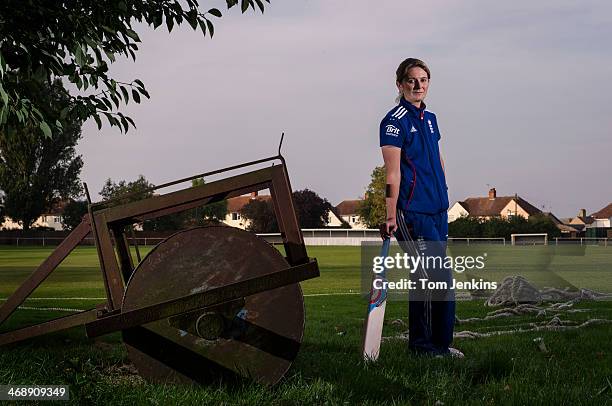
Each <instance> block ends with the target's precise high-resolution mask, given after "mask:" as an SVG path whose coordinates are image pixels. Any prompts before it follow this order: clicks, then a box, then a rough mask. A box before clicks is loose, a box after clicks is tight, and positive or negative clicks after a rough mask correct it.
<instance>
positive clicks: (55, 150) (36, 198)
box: [0, 80, 83, 230]
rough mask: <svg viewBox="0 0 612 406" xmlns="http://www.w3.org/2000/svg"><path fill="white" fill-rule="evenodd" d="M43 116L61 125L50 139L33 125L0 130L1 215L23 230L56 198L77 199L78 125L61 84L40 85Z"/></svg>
mask: <svg viewBox="0 0 612 406" xmlns="http://www.w3.org/2000/svg"><path fill="white" fill-rule="evenodd" d="M36 97H37V98H38V99H39V100H40V102H41V103H43V104H45V106H46V107H45V109H46V111H47V117H49V118H51V119H53V120H57V121H58V122H59V123H60V124H61V131H60V132H58V133H57V134H56V136H55V137H53V138H47V137H40V136H39V135H38V130H37V129H36V128H34V127H32V125H30V124H28V125H24V126H22V127H19V128H16V127H15V128H12V129H10V130H9V129H6V128H3V129H0V189H2V190H3V191H4V194H5V197H4V206H5V212H6V213H5V214H6V215H7V216H9V217H11V218H12V219H13V220H15V221H19V222H21V224H22V225H23V228H24V230H27V229H29V228H30V226H31V225H32V223H33V222H34V221H35V220H36V219H37V218H38V217H39V216H40V215H41V214H43V212H44V211H45V210H47V209H49V208H51V206H52V204H53V203H54V202H56V201H58V200H59V199H66V198H72V197H77V196H78V195H80V193H81V191H82V188H81V185H80V182H79V174H80V172H81V168H82V166H83V161H82V160H81V157H80V155H77V154H76V151H75V147H76V145H77V142H78V140H79V139H80V138H81V125H82V121H81V119H80V118H79V116H78V114H75V111H74V108H75V106H74V105H73V104H71V98H70V96H69V95H68V92H67V91H66V90H65V89H64V87H63V86H62V83H61V81H59V80H56V81H54V82H53V83H52V84H51V85H49V86H43V87H42V88H41V89H40V93H39V94H37V96H36Z"/></svg>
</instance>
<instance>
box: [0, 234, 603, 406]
mask: <svg viewBox="0 0 612 406" xmlns="http://www.w3.org/2000/svg"><path fill="white" fill-rule="evenodd" d="M470 249H471V250H473V251H471V253H473V254H476V253H478V252H481V251H487V254H488V257H489V258H490V259H491V260H490V266H491V268H494V269H492V270H494V271H495V273H493V274H489V275H488V276H487V277H489V278H499V277H503V276H504V275H510V274H516V270H517V269H521V270H522V271H523V272H522V273H523V274H524V276H526V277H527V278H528V279H529V280H535V281H536V282H538V285H540V284H542V286H545V285H546V282H547V281H549V280H551V275H552V276H553V277H552V279H554V278H561V279H562V280H564V281H569V282H570V283H571V284H573V285H575V286H579V287H581V288H590V289H595V290H603V291H606V292H610V291H611V290H610V289H609V287H610V284H611V283H612V273H611V272H612V269H611V268H610V267H611V265H612V248H609V247H608V248H603V247H587V248H586V251H585V253H584V254H583V253H582V252H579V253H578V254H580V255H578V254H576V253H572V255H563V254H562V255H556V256H554V255H553V256H551V255H549V254H547V253H543V252H542V248H539V247H534V248H532V249H531V250H530V249H523V250H519V249H518V248H514V247H494V246H491V247H483V246H481V247H476V248H470ZM308 251H309V255H310V256H313V257H316V258H317V259H318V261H319V265H320V268H321V277H320V278H317V279H314V280H309V281H306V282H304V283H302V287H303V291H304V294H305V296H306V297H305V304H306V331H305V337H304V343H303V345H302V348H301V350H300V353H299V355H298V358H297V359H296V361H295V363H294V364H293V366H292V368H291V370H290V371H289V373H288V374H287V376H286V377H285V378H284V379H283V380H282V381H281V383H280V384H279V385H277V386H275V387H273V388H266V387H262V386H260V385H257V384H254V383H251V382H246V381H245V382H239V383H228V382H215V383H213V384H211V385H209V386H202V387H185V386H163V385H156V384H149V383H147V382H145V381H143V380H142V379H141V378H140V377H139V376H138V375H137V374H136V373H135V371H134V370H133V368H132V367H131V365H130V363H129V360H128V358H127V353H126V351H125V349H124V347H123V346H122V345H121V343H120V339H119V334H111V335H108V336H104V337H102V338H100V339H97V340H89V339H87V338H85V334H84V330H83V329H82V328H75V329H71V330H68V331H64V332H60V333H56V334H52V335H48V336H43V337H39V338H35V339H31V340H29V341H26V342H22V343H18V344H13V345H9V346H5V347H1V348H0V384H8V383H11V384H41V385H42V384H45V385H50V384H66V385H69V386H70V395H71V402H72V403H74V404H91V403H95V404H98V403H104V404H114V403H132V404H196V403H199V404H249V405H252V404H324V403H325V404H436V402H438V401H440V402H443V404H446V405H450V404H483V403H486V404H597V405H600V404H606V402H612V384H611V382H612V351H611V350H610V338H611V337H612V324H599V325H594V326H588V327H585V328H581V329H573V330H567V331H532V332H518V333H515V334H506V335H499V336H493V337H487V338H478V339H456V340H455V346H456V347H458V348H460V349H461V350H462V351H464V352H465V353H466V358H465V359H462V360H458V359H448V358H446V359H431V358H423V357H415V356H413V355H411V354H409V353H408V351H407V349H406V347H407V345H406V342H405V340H403V339H402V333H403V332H404V331H405V330H406V329H407V322H406V317H407V309H406V306H407V304H406V302H405V301H401V300H398V301H390V302H389V303H388V304H387V312H386V322H385V326H384V330H383V336H385V337H390V338H389V339H387V340H385V341H384V342H383V344H382V348H381V355H380V359H379V361H378V363H377V364H376V365H368V364H365V363H364V362H363V361H362V359H361V354H360V351H359V350H360V343H361V334H362V327H363V320H364V317H365V313H366V302H365V300H364V299H363V298H362V297H361V296H360V295H359V292H360V290H361V283H362V281H361V270H360V268H361V252H360V248H359V247H309V248H308ZM451 251H452V249H451ZM50 252H51V248H39V247H20V248H15V247H0V298H6V297H7V296H9V295H10V294H11V293H12V292H13V291H14V290H15V289H16V288H17V286H19V284H20V283H21V282H22V281H23V280H24V279H25V278H26V277H27V276H28V275H29V274H30V273H31V272H32V270H33V269H34V268H35V267H36V266H37V265H38V264H39V263H40V262H41V261H43V260H44V259H45V258H46V257H47V256H48V254H49V253H50ZM465 252H467V251H465ZM465 252H464V253H465ZM556 254H559V253H558V252H556ZM544 265H545V266H546V268H547V269H549V270H552V273H542V272H538V269H539V268H542V267H543V266H544ZM491 275H495V276H494V277H493V276H491ZM461 277H466V276H465V275H461ZM104 296H105V293H104V285H103V283H102V279H101V275H100V272H99V270H98V258H97V255H96V251H95V249H94V248H91V247H82V248H79V249H77V250H75V251H74V252H73V253H72V254H71V255H70V256H69V257H68V258H67V259H66V260H65V261H64V262H63V264H62V265H61V266H60V267H59V268H58V269H57V270H56V271H55V272H54V273H53V274H52V275H51V276H50V277H49V279H48V280H47V281H45V282H44V283H43V285H41V287H40V288H39V289H37V290H36V291H35V292H34V294H33V295H32V297H31V298H30V299H28V300H27V301H26V302H25V303H24V304H23V306H22V308H21V309H20V310H18V311H17V312H16V313H15V314H14V315H13V316H12V317H11V318H10V319H9V320H8V321H7V323H5V324H4V325H3V326H2V331H5V330H7V329H13V328H16V327H19V326H24V325H29V324H34V323H36V322H40V321H43V320H46V319H49V318H52V317H58V316H63V315H66V314H69V312H70V311H75V310H77V309H83V310H84V309H88V308H91V307H92V306H93V305H95V304H97V303H99V302H101V301H102V299H101V298H103V297H104ZM574 308H575V309H576V310H581V311H576V312H572V313H564V314H563V316H562V317H563V319H564V320H568V321H578V322H579V321H583V320H587V319H593V318H597V319H609V320H612V302H609V301H607V302H606V301H598V302H588V301H585V302H581V303H579V304H577V305H576V306H574ZM490 310H491V309H490V308H486V307H484V306H483V301H482V300H479V301H459V302H458V303H457V316H458V317H459V318H460V319H466V318H472V317H483V316H485V315H486V314H487V312H489V311H490ZM551 316H552V314H551ZM537 321H540V319H538V317H537V316H536V315H524V316H515V317H512V318H498V319H491V320H486V321H474V322H465V323H460V324H458V325H457V326H456V331H463V330H470V331H474V332H490V331H493V330H507V329H520V328H523V327H525V326H528V325H530V324H529V323H532V322H537ZM536 338H542V340H543V342H544V343H545V350H544V349H543V348H542V347H541V346H540V345H538V344H536V342H534V339H536ZM539 342H541V341H538V343H539ZM438 404H440V403H438Z"/></svg>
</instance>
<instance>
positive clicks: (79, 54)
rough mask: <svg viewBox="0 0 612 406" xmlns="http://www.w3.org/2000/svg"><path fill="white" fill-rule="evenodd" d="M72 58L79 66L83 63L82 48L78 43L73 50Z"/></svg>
mask: <svg viewBox="0 0 612 406" xmlns="http://www.w3.org/2000/svg"><path fill="white" fill-rule="evenodd" d="M74 60H75V62H76V64H77V65H79V66H83V65H85V61H84V60H83V49H82V48H81V46H80V45H77V47H76V48H75V50H74Z"/></svg>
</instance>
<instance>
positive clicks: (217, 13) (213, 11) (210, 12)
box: [208, 8, 222, 17]
mask: <svg viewBox="0 0 612 406" xmlns="http://www.w3.org/2000/svg"><path fill="white" fill-rule="evenodd" d="M208 13H209V14H212V15H214V16H215V17H221V16H222V14H221V12H220V11H219V9H216V8H211V9H210V10H208Z"/></svg>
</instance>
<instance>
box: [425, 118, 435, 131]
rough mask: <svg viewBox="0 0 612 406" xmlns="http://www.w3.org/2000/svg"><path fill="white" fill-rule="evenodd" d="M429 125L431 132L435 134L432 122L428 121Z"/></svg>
mask: <svg viewBox="0 0 612 406" xmlns="http://www.w3.org/2000/svg"><path fill="white" fill-rule="evenodd" d="M427 124H429V131H431V133H432V134H433V133H434V129H433V125H432V124H431V120H427Z"/></svg>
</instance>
